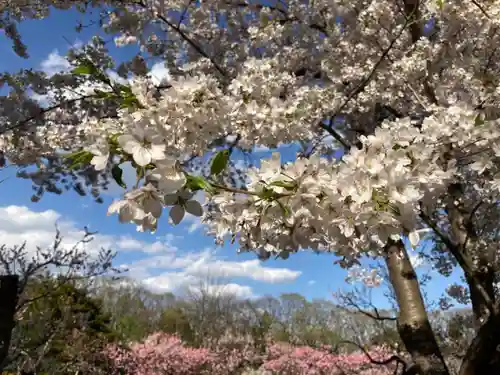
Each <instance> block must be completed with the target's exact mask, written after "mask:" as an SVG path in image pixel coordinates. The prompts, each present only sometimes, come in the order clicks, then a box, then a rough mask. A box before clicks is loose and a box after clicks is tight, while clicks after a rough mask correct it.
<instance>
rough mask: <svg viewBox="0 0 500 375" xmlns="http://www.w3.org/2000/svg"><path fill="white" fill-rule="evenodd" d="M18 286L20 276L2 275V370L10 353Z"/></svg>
mask: <svg viewBox="0 0 500 375" xmlns="http://www.w3.org/2000/svg"><path fill="white" fill-rule="evenodd" d="M18 288H19V277H18V276H17V275H2V276H0V372H2V371H3V369H4V367H5V365H6V360H7V357H8V354H9V348H10V341H11V338H12V329H13V328H14V322H15V320H14V316H15V313H16V306H17V301H18Z"/></svg>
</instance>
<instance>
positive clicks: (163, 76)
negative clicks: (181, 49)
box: [149, 62, 170, 86]
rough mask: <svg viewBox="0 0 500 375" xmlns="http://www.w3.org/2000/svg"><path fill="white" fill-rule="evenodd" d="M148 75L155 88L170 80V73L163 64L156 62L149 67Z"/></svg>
mask: <svg viewBox="0 0 500 375" xmlns="http://www.w3.org/2000/svg"><path fill="white" fill-rule="evenodd" d="M149 75H150V76H151V79H152V81H153V83H154V84H155V85H156V86H159V85H161V84H162V83H164V82H165V81H168V80H169V79H170V73H169V72H168V68H167V67H166V66H165V63H164V62H158V63H156V64H154V65H153V66H152V67H151V70H150V71H149Z"/></svg>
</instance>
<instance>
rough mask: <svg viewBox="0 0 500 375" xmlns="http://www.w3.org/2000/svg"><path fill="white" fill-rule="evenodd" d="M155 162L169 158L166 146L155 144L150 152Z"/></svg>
mask: <svg viewBox="0 0 500 375" xmlns="http://www.w3.org/2000/svg"><path fill="white" fill-rule="evenodd" d="M149 152H150V154H151V157H152V158H153V160H163V159H165V158H166V157H167V155H165V145H164V144H163V145H158V144H153V145H151V148H150V150H149Z"/></svg>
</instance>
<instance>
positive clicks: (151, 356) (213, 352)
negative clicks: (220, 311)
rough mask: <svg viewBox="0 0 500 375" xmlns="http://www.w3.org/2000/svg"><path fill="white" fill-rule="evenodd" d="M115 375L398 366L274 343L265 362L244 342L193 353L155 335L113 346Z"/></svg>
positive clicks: (281, 373) (342, 374)
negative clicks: (121, 345)
mask: <svg viewBox="0 0 500 375" xmlns="http://www.w3.org/2000/svg"><path fill="white" fill-rule="evenodd" d="M106 354H107V356H108V358H109V359H110V360H111V363H112V365H113V367H114V370H113V373H112V375H122V374H123V375H132V374H134V375H165V374H168V375H209V374H210V375H237V374H242V373H244V372H245V371H247V370H249V369H259V370H262V371H265V372H266V373H268V374H271V375H350V374H352V375H354V374H355V375H390V374H393V373H394V364H392V365H389V366H380V365H373V364H372V363H370V360H369V359H368V357H367V356H366V355H365V354H364V353H361V352H359V353H350V354H332V353H331V352H329V351H328V350H326V349H325V350H321V349H314V348H311V347H307V346H301V347H293V346H291V345H286V344H273V343H269V344H268V346H267V349H266V353H265V355H264V356H262V355H260V354H259V353H258V351H257V350H255V349H254V346H252V342H251V340H248V339H246V338H243V337H239V338H238V337H227V339H226V340H223V341H220V342H218V345H217V346H215V347H213V348H211V349H207V348H190V347H187V346H185V345H184V344H183V343H182V341H181V340H180V339H179V338H178V337H177V336H172V335H169V334H165V333H155V334H152V335H150V336H149V337H147V338H146V340H144V341H143V342H141V343H132V344H130V345H129V347H128V348H120V347H118V346H111V347H109V348H108V350H107V353H106ZM369 354H370V356H371V357H372V358H373V359H374V360H377V361H382V360H385V359H387V358H389V357H390V356H391V353H390V352H389V351H388V350H386V349H384V348H381V347H380V348H374V349H372V350H370V352H369Z"/></svg>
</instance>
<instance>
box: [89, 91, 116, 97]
mask: <svg viewBox="0 0 500 375" xmlns="http://www.w3.org/2000/svg"><path fill="white" fill-rule="evenodd" d="M94 91H95V93H96V95H97V97H98V98H100V99H113V98H115V97H116V95H115V93H114V92H109V91H101V90H94Z"/></svg>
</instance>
